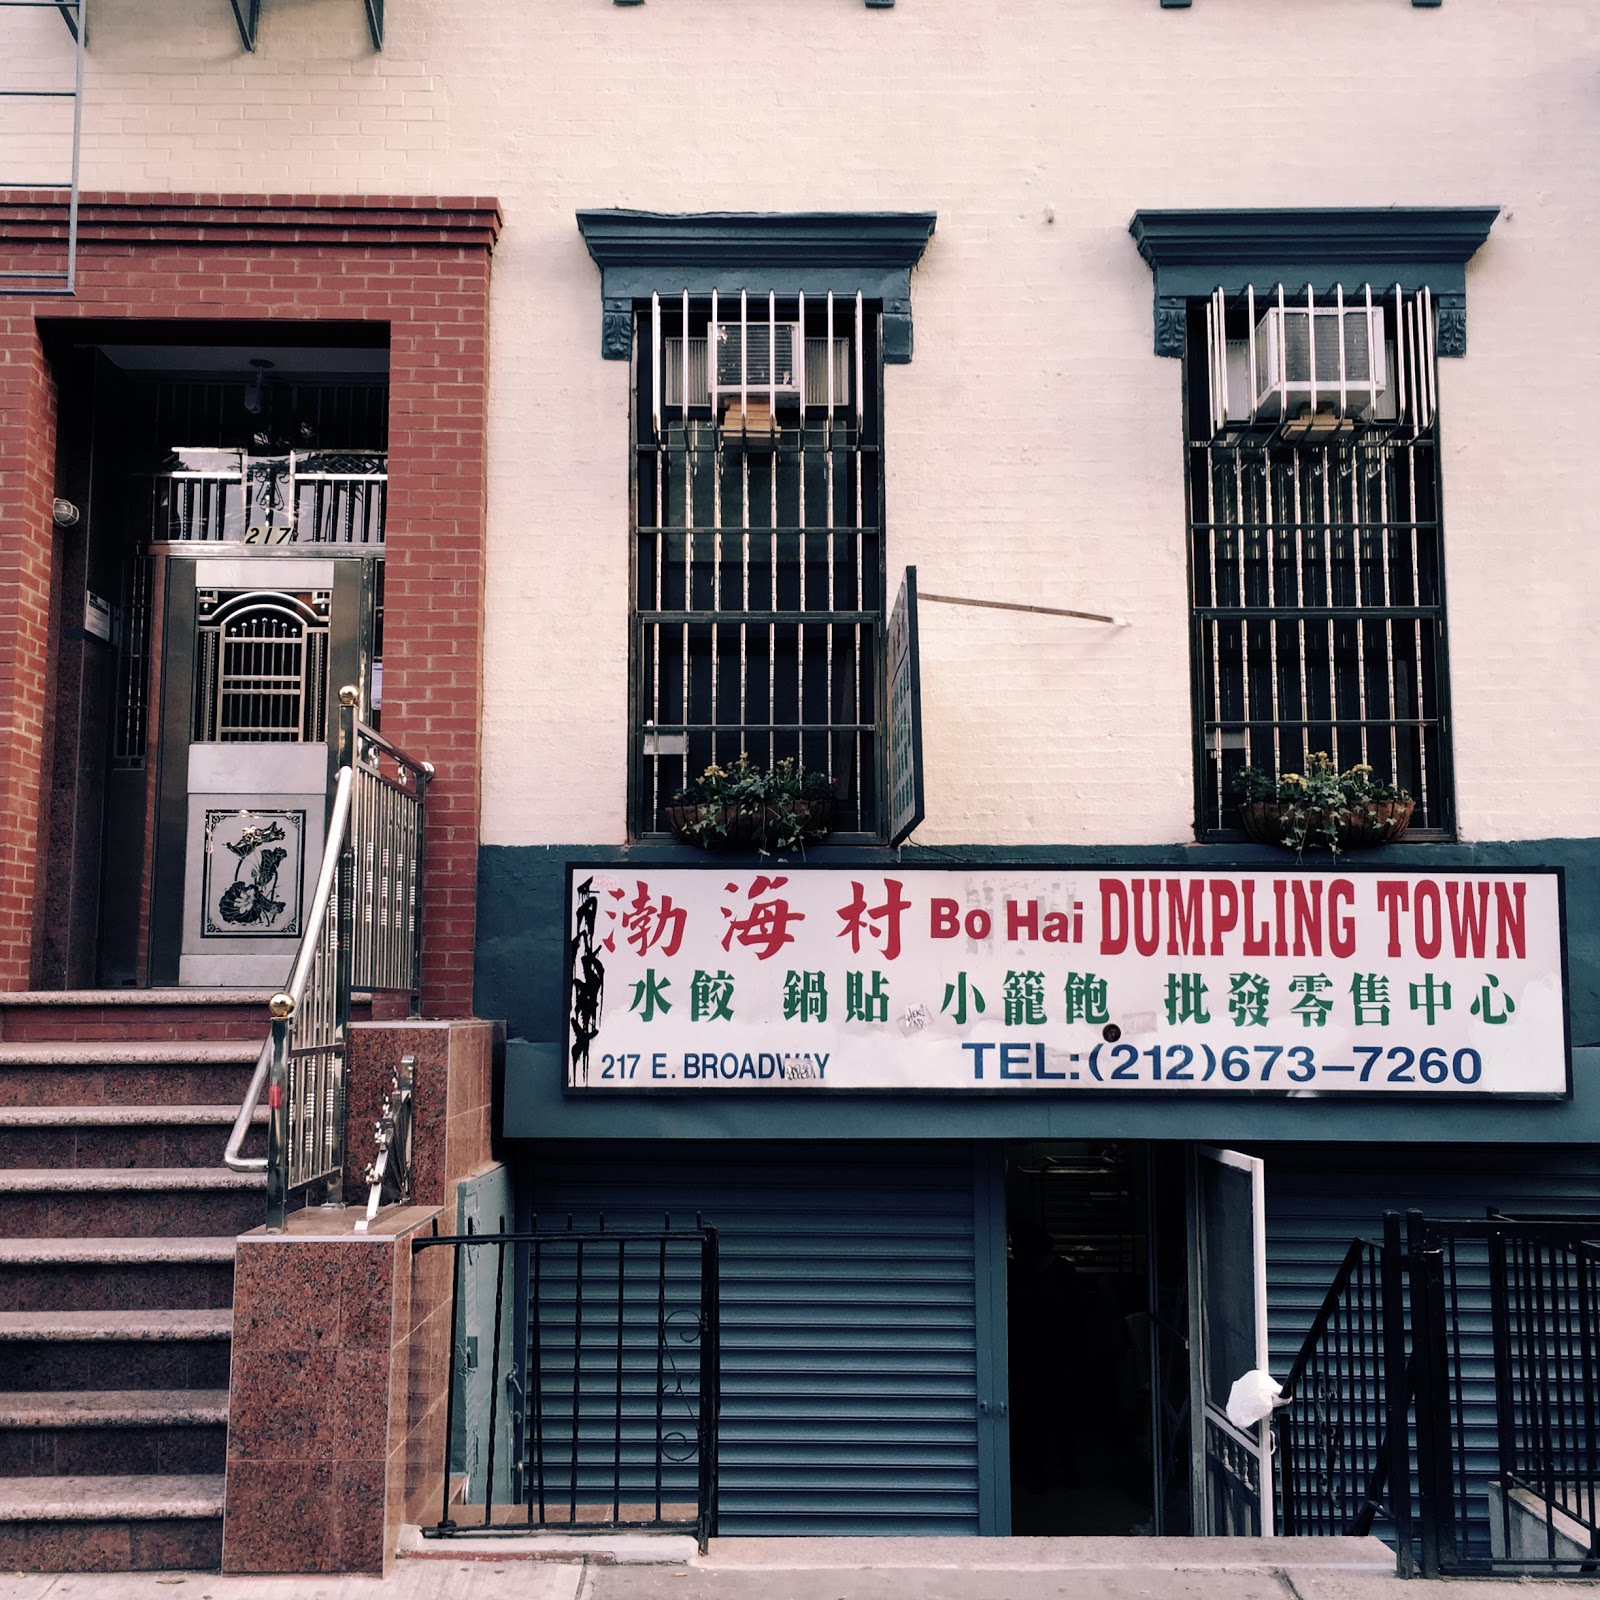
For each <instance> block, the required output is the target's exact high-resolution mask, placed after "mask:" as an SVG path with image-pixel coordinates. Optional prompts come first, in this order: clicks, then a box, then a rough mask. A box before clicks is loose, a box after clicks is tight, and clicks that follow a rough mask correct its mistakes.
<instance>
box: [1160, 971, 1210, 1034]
mask: <svg viewBox="0 0 1600 1600" xmlns="http://www.w3.org/2000/svg"><path fill="white" fill-rule="evenodd" d="M1210 1020H1211V1013H1210V1012H1209V1011H1207V1010H1206V986H1205V982H1204V980H1203V979H1202V978H1201V976H1200V974H1199V973H1198V972H1169V973H1168V974H1167V1025H1168V1026H1169V1027H1173V1028H1175V1027H1177V1026H1178V1024H1179V1023H1180V1022H1209V1021H1210Z"/></svg>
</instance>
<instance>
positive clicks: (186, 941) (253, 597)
mask: <svg viewBox="0 0 1600 1600" xmlns="http://www.w3.org/2000/svg"><path fill="white" fill-rule="evenodd" d="M361 567H362V564H361V563H360V562H357V561H349V560H333V559H329V558H322V559H313V558H308V557H300V556H291V555H276V554H272V555H259V556H227V557H217V558H212V559H200V560H188V559H183V558H176V557H174V558H172V559H170V560H169V563H168V570H169V575H170V578H171V581H169V583H168V586H167V589H168V606H167V628H166V654H167V658H168V670H167V671H166V673H165V674H164V679H165V682H164V693H163V697H162V713H161V714H162V718H163V740H162V744H163V776H162V805H161V819H160V828H161V838H160V839H159V840H158V842H157V856H158V861H161V860H164V861H165V871H164V872H158V875H157V907H156V924H155V929H154V934H155V944H154V950H155V957H156V973H157V981H160V977H161V969H162V968H163V967H165V968H166V971H167V973H168V974H169V976H175V977H176V980H177V981H178V982H179V983H181V984H185V985H189V984H193V985H199V986H202V987H230V986H250V987H271V986H275V985H278V984H281V983H282V982H283V981H284V979H285V978H286V977H287V975H288V972H289V967H290V963H291V961H292V959H293V956H294V951H295V948H296V946H297V945H298V943H299V940H300V937H301V935H302V933H303V932H304V908H305V903H306V901H307V899H308V897H309V896H310V894H311V892H312V889H313V888H314V886H315V880H316V871H317V867H318V864H319V863H320V860H321V855H322V841H323V833H324V823H325V814H326V808H327V797H328V782H329V770H330V765H331V752H330V745H329V727H330V723H329V705H330V703H331V702H333V701H334V700H335V699H336V691H337V688H338V686H339V685H340V684H341V683H349V682H356V683H361V682H363V681H364V675H363V666H364V663H363V660H362V649H361V638H362V636H363V633H364V629H363V627H362V626H361V620H360V619H361V616H362V613H363V594H364V585H363V583H362V582H361V578H362V571H361ZM163 891H164V893H163ZM163 901H164V902H165V905H164V909H163ZM180 906H181V920H180V914H179V912H178V908H179V907H180ZM174 966H175V967H176V971H175V972H173V971H172V969H173V967H174Z"/></svg>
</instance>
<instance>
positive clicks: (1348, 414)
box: [1205, 283, 1438, 442]
mask: <svg viewBox="0 0 1600 1600" xmlns="http://www.w3.org/2000/svg"><path fill="white" fill-rule="evenodd" d="M1205 336H1206V359H1207V365H1208V368H1209V373H1210V383H1209V386H1208V389H1209V393H1208V406H1209V410H1210V416H1211V432H1212V435H1213V437H1215V436H1216V435H1218V434H1221V433H1223V432H1224V431H1225V430H1226V429H1228V428H1230V427H1236V428H1237V427H1244V428H1254V427H1259V426H1262V425H1264V424H1271V425H1273V426H1275V427H1277V428H1278V429H1279V431H1280V432H1281V434H1282V436H1283V438H1284V439H1286V440H1288V441H1297V440H1301V439H1309V440H1311V441H1312V442H1319V441H1320V440H1322V439H1325V438H1329V437H1338V436H1344V437H1348V436H1349V435H1350V434H1351V433H1352V432H1354V430H1355V428H1356V426H1357V425H1358V424H1361V423H1365V424H1376V423H1387V424H1389V425H1390V426H1391V427H1394V428H1398V429H1405V430H1409V431H1410V432H1412V433H1417V432H1425V431H1426V430H1427V429H1428V428H1429V427H1431V426H1432V424H1433V417H1434V413H1435V411H1436V410H1437V409H1438V390H1437V386H1436V373H1437V366H1436V362H1435V351H1434V317H1433V299H1432V295H1431V294H1430V292H1429V291H1428V289H1426V288H1423V289H1420V290H1418V291H1417V292H1416V293H1415V294H1412V295H1407V294H1405V293H1403V292H1402V290H1401V288H1400V286H1399V285H1398V284H1396V285H1395V286H1394V287H1393V289H1391V290H1389V291H1387V292H1383V291H1374V289H1373V287H1372V285H1371V284H1362V285H1361V286H1360V288H1359V289H1357V290H1355V291H1354V292H1353V293H1352V294H1351V296H1350V298H1349V299H1346V297H1345V292H1344V286H1343V285H1342V284H1338V285H1335V287H1334V288H1333V290H1332V291H1331V292H1323V293H1321V294H1318V293H1317V291H1316V290H1315V289H1313V288H1312V287H1311V286H1310V285H1309V284H1308V285H1307V286H1306V287H1305V288H1304V289H1303V290H1302V291H1300V292H1299V293H1297V294H1291V293H1290V292H1288V291H1286V290H1285V288H1284V286H1283V285H1282V284H1281V283H1280V284H1277V285H1275V286H1274V287H1273V288H1272V289H1270V290H1268V291H1266V292H1264V293H1262V294H1260V295H1258V294H1257V292H1256V289H1255V286H1254V285H1253V284H1252V285H1247V286H1246V287H1245V289H1244V291H1243V292H1242V293H1240V294H1235V295H1229V294H1228V293H1226V291H1224V290H1223V289H1221V288H1218V289H1216V290H1214V291H1213V292H1212V295H1211V298H1210V300H1209V301H1208V302H1207V304H1206V335H1205Z"/></svg>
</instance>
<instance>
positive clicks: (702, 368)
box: [661, 338, 711, 406]
mask: <svg viewBox="0 0 1600 1600" xmlns="http://www.w3.org/2000/svg"><path fill="white" fill-rule="evenodd" d="M688 344H689V399H688V403H689V404H690V405H691V406H708V405H710V404H711V394H710V391H709V390H708V389H707V388H706V342H705V340H704V339H690V340H689V341H688ZM661 345H662V358H663V359H662V372H661V390H662V393H661V403H662V404H663V405H668V406H681V405H683V404H684V397H683V346H684V341H683V340H682V339H673V338H668V339H663V340H662V341H661Z"/></svg>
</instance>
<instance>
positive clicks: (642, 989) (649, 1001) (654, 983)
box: [628, 967, 672, 1022]
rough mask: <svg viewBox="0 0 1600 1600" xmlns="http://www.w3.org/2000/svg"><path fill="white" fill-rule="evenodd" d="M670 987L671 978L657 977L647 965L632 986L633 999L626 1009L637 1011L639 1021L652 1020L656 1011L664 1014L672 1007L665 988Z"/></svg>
mask: <svg viewBox="0 0 1600 1600" xmlns="http://www.w3.org/2000/svg"><path fill="white" fill-rule="evenodd" d="M671 987H672V979H671V978H658V977H657V976H656V969H655V968H654V967H647V968H646V969H645V974H644V976H643V977H642V978H641V979H640V980H639V981H638V982H637V983H636V984H634V986H633V1001H632V1003H631V1004H630V1005H629V1007H628V1009H629V1010H630V1011H637V1012H638V1013H639V1020H640V1021H641V1022H653V1021H654V1020H655V1015H656V1012H658V1011H659V1012H660V1013H661V1014H662V1015H663V1016H665V1015H666V1014H667V1012H669V1011H670V1010H671V1009H672V1002H671V1001H670V1000H669V999H667V990H668V989H670V988H671Z"/></svg>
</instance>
